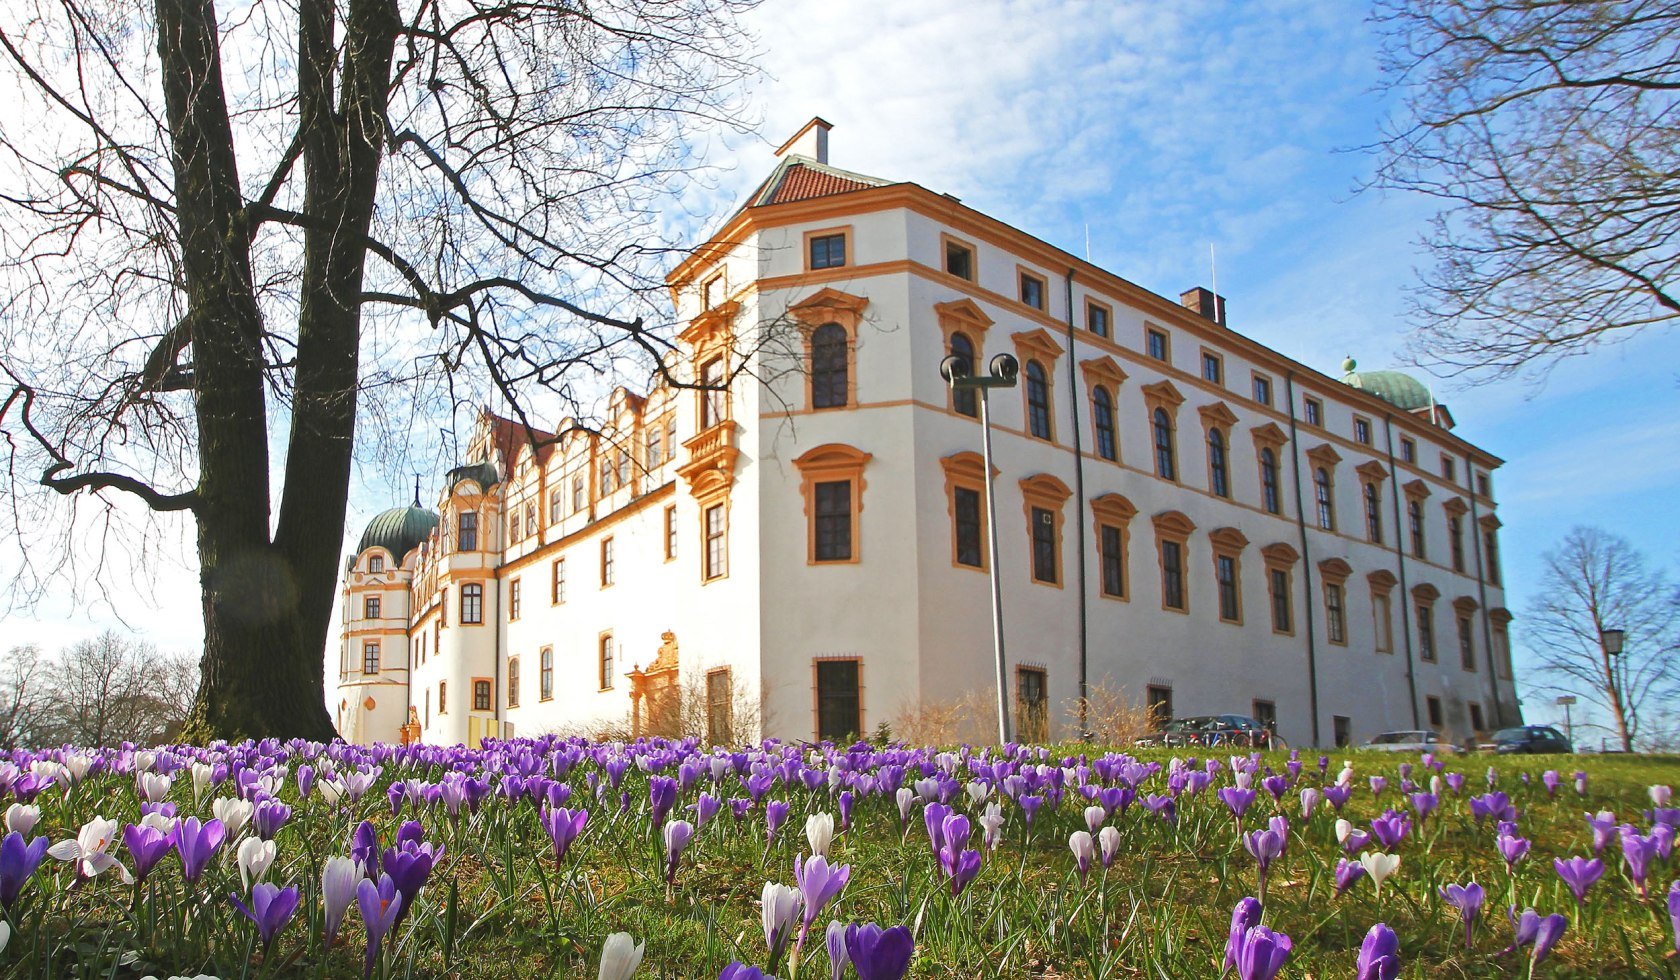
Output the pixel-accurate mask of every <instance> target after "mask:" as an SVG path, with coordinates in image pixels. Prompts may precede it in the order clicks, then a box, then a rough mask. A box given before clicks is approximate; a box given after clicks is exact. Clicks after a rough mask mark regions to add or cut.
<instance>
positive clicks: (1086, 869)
mask: <svg viewBox="0 0 1680 980" xmlns="http://www.w3.org/2000/svg"><path fill="white" fill-rule="evenodd" d="M1068 849H1069V850H1071V851H1073V863H1074V866H1075V867H1076V868H1078V869H1079V880H1080V882H1081V883H1083V882H1084V881H1085V877H1086V876H1087V875H1089V874H1090V873H1091V859H1092V858H1093V857H1095V856H1096V842H1095V841H1093V840H1092V839H1091V832H1090V831H1089V830H1076V831H1074V832H1073V833H1072V834H1069V835H1068Z"/></svg>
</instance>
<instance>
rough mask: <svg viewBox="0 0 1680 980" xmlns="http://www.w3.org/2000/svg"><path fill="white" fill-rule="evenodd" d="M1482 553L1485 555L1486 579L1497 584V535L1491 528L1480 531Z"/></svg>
mask: <svg viewBox="0 0 1680 980" xmlns="http://www.w3.org/2000/svg"><path fill="white" fill-rule="evenodd" d="M1482 554H1483V555H1485V556H1487V580H1488V582H1489V583H1491V584H1493V585H1498V584H1499V535H1498V534H1497V533H1495V532H1494V530H1493V528H1488V529H1486V530H1484V531H1483V532H1482Z"/></svg>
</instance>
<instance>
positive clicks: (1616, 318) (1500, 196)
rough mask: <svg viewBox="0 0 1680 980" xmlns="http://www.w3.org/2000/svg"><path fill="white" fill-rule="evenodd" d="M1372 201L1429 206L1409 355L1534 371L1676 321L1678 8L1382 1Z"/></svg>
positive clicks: (1621, 2)
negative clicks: (1434, 205) (1383, 111)
mask: <svg viewBox="0 0 1680 980" xmlns="http://www.w3.org/2000/svg"><path fill="white" fill-rule="evenodd" d="M1375 20H1376V23H1377V26H1378V29H1379V30H1380V32H1381V33H1382V35H1383V41H1384V46H1383V60H1384V65H1383V67H1384V71H1385V74H1386V78H1387V83H1386V84H1387V87H1388V89H1389V94H1391V95H1394V96H1396V97H1397V100H1398V103H1399V106H1400V109H1399V112H1398V115H1397V118H1396V119H1395V120H1394V121H1393V122H1392V123H1391V124H1390V125H1389V127H1388V128H1387V130H1386V131H1385V133H1384V138H1383V140H1382V141H1381V143H1380V145H1379V146H1378V147H1377V148H1378V149H1379V150H1380V152H1381V154H1382V163H1381V165H1380V167H1379V169H1378V171H1377V174H1376V176H1375V178H1374V180H1373V181H1372V183H1373V184H1374V185H1375V186H1378V187H1383V188H1391V189H1399V190H1404V191H1410V192H1417V193H1422V194H1425V195H1428V196H1430V197H1433V198H1435V199H1436V200H1437V201H1439V202H1440V203H1441V206H1442V210H1441V212H1440V213H1439V214H1438V216H1437V217H1436V218H1435V220H1434V222H1433V224H1432V225H1431V227H1430V230H1429V232H1428V233H1427V234H1426V236H1425V237H1424V240H1423V245H1424V246H1425V248H1426V250H1427V251H1428V253H1429V255H1430V257H1431V258H1432V259H1433V260H1434V265H1433V268H1431V269H1428V270H1425V271H1424V272H1423V274H1422V280H1421V283H1420V284H1419V285H1418V286H1417V287H1416V289H1415V290H1414V291H1413V294H1412V301H1413V302H1412V313H1413V315H1414V319H1415V321H1416V323H1417V325H1418V327H1419V329H1418V332H1417V333H1416V335H1415V337H1414V341H1415V343H1414V351H1415V354H1416V356H1417V357H1419V358H1420V359H1421V360H1423V361H1425V362H1426V363H1432V364H1434V365H1436V366H1439V367H1442V368H1444V369H1446V370H1449V371H1452V372H1454V373H1459V372H1476V373H1479V374H1482V375H1484V376H1491V377H1499V376H1504V375H1508V374H1511V373H1513V372H1519V371H1524V370H1525V369H1526V370H1528V371H1530V372H1531V373H1543V372H1544V371H1545V370H1546V369H1547V368H1548V367H1550V366H1551V365H1552V364H1555V363H1556V361H1557V360H1558V359H1559V358H1562V357H1567V356H1571V355H1579V354H1584V353H1586V352H1588V351H1590V350H1592V349H1593V348H1595V347H1597V346H1599V345H1601V344H1605V343H1611V342H1615V341H1617V340H1625V339H1627V338H1629V337H1632V336H1634V335H1635V334H1637V333H1639V332H1640V331H1642V330H1645V329H1647V328H1650V327H1663V326H1669V325H1672V324H1673V323H1674V322H1675V321H1676V320H1677V319H1680V291H1677V288H1676V287H1677V285H1680V281H1677V275H1680V265H1677V263H1680V104H1677V101H1676V98H1677V96H1680V5H1677V4H1675V3H1674V2H1673V0H1378V3H1377V13H1376V16H1375Z"/></svg>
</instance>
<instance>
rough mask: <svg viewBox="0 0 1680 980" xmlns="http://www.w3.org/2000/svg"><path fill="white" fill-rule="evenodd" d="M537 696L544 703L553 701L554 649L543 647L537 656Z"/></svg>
mask: <svg viewBox="0 0 1680 980" xmlns="http://www.w3.org/2000/svg"><path fill="white" fill-rule="evenodd" d="M537 694H538V696H539V697H540V698H542V700H544V701H552V700H554V648H553V647H543V648H542V653H541V654H540V655H539V662H538V671H537Z"/></svg>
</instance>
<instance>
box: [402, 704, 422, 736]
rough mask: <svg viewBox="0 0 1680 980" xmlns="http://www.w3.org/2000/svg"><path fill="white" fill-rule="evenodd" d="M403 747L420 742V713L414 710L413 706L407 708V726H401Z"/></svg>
mask: <svg viewBox="0 0 1680 980" xmlns="http://www.w3.org/2000/svg"><path fill="white" fill-rule="evenodd" d="M400 735H401V738H402V744H403V745H413V744H415V743H416V742H419V741H420V713H419V712H418V711H415V710H414V705H412V704H411V705H409V706H408V724H406V725H404V726H402V729H401V732H400Z"/></svg>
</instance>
